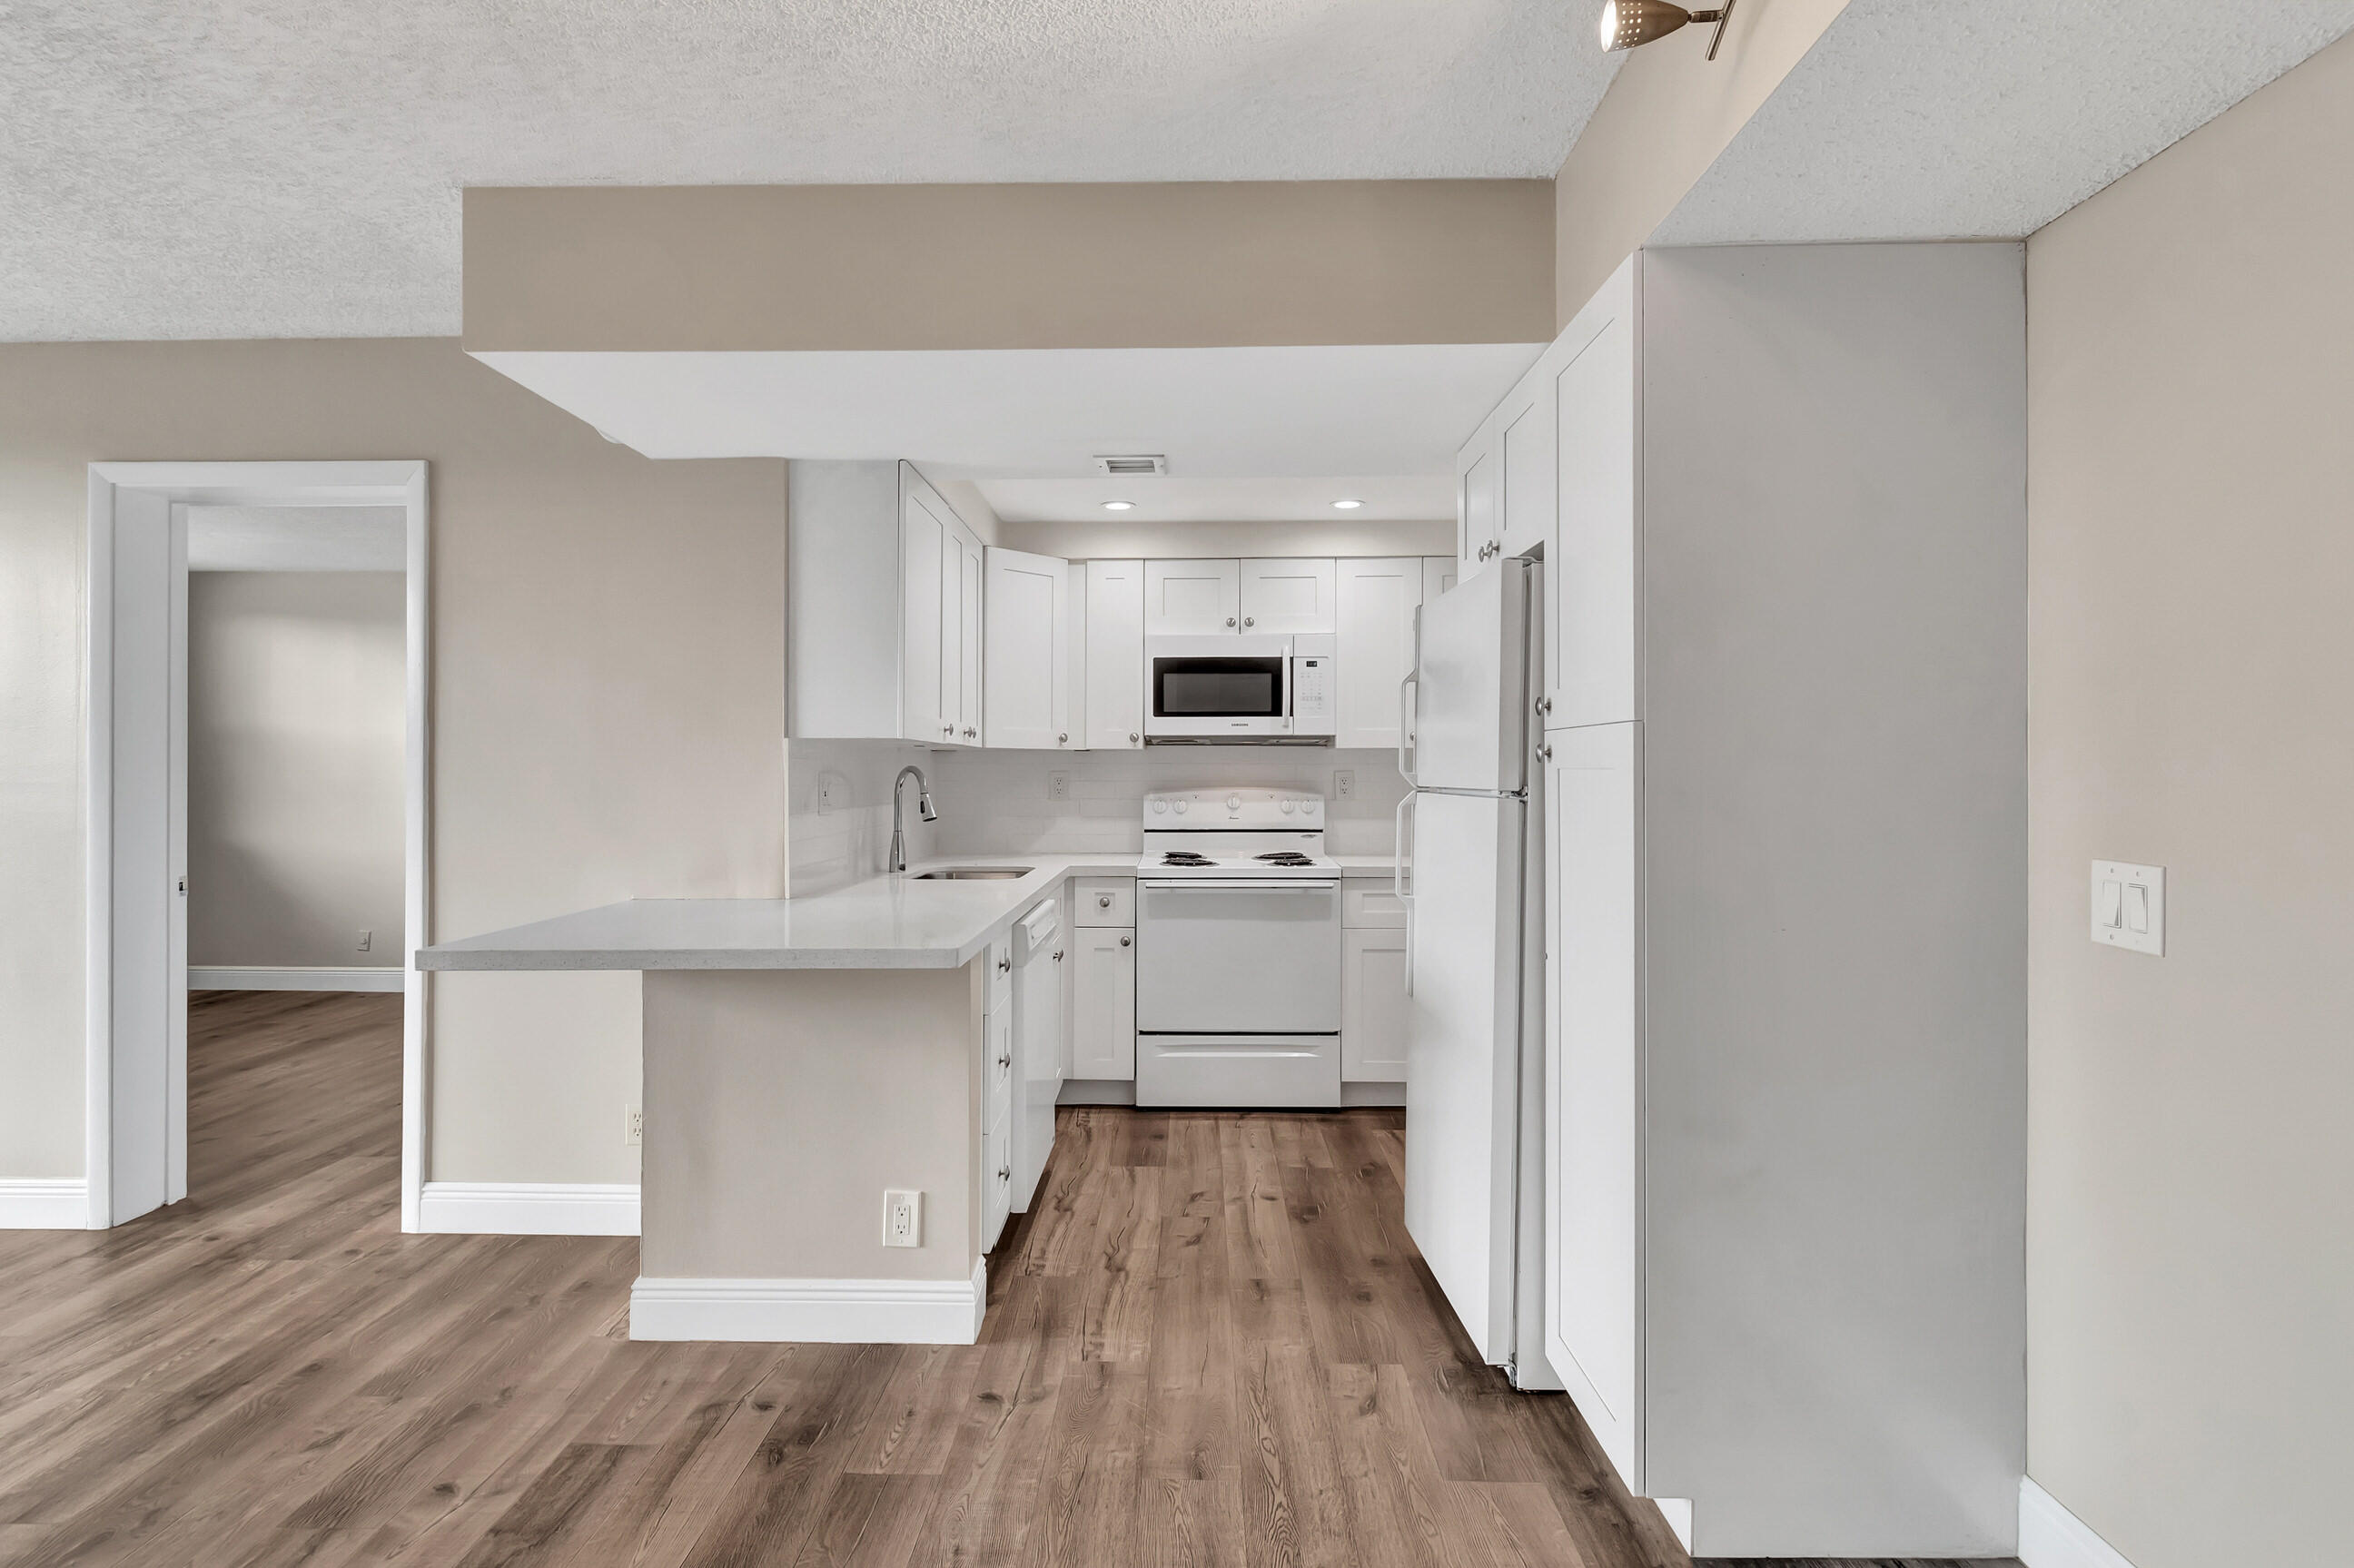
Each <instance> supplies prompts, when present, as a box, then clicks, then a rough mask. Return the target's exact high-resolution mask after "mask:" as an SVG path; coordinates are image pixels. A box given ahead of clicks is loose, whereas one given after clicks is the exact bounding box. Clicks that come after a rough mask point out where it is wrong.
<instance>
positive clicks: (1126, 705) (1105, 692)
mask: <svg viewBox="0 0 2354 1568" xmlns="http://www.w3.org/2000/svg"><path fill="white" fill-rule="evenodd" d="M1143 744H1144V563H1143V562H1142V561H1089V562H1088V563H1087V745H1088V746H1090V747H1094V748H1095V749H1096V750H1097V751H1108V750H1134V749H1136V748H1137V747H1140V746H1142V745H1143Z"/></svg>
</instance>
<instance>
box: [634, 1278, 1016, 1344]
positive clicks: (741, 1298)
mask: <svg viewBox="0 0 2354 1568" xmlns="http://www.w3.org/2000/svg"><path fill="white" fill-rule="evenodd" d="M988 1302H989V1264H988V1260H987V1259H985V1258H984V1259H982V1260H981V1261H980V1262H978V1263H975V1264H974V1265H973V1266H972V1277H971V1278H970V1279H654V1278H648V1277H640V1278H639V1280H638V1282H637V1283H636V1284H635V1285H633V1286H631V1287H630V1338H631V1339H633V1340H758V1341H764V1342H765V1341H773V1340H804V1341H811V1342H815V1343H820V1344H832V1345H970V1344H971V1343H972V1342H973V1341H974V1340H978V1339H979V1338H981V1312H982V1310H983V1309H984V1308H986V1307H987V1305H988Z"/></svg>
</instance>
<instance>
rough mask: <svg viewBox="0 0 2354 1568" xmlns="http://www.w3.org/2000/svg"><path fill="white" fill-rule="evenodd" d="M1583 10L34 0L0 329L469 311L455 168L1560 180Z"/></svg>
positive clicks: (995, 178) (940, 0)
mask: <svg viewBox="0 0 2354 1568" xmlns="http://www.w3.org/2000/svg"><path fill="white" fill-rule="evenodd" d="M1593 30H1594V19H1593V15H1592V9H1591V7H1589V6H1587V5H1568V6H1564V5H1559V4H1557V3H1556V0H1481V3H1480V4H1477V5H1400V4H1397V3H1395V0H1318V3H1316V4H1313V5H1272V6H1271V5H1265V4H1261V3H1260V0H1124V3H1123V4H1120V5H1096V4H1090V3H1087V0H1033V3H1030V4H1025V5H1014V6H1005V5H976V4H973V3H972V0H864V3H862V4H858V5H843V4H838V3H831V0H761V3H759V4H754V5H716V4H705V5H651V4H647V3H646V0H564V3H563V4H536V5H481V4H478V3H476V0H401V3H400V4H398V5H334V6H327V7H318V6H305V5H295V4H290V3H289V0H207V4H204V5H186V4H175V3H173V0H110V3H108V4H105V5H88V4H76V3H72V0H62V3H61V0H31V3H30V4H26V5H14V6H10V7H8V8H7V16H6V21H5V27H0V31H5V37H6V44H7V47H6V48H0V143H5V145H7V146H9V147H10V148H13V149H16V151H17V152H18V153H19V154H21V155H20V156H17V157H16V158H14V159H13V160H11V162H10V164H9V167H8V169H7V173H6V175H5V180H4V181H0V185H5V190H6V195H7V210H8V222H7V223H6V224H5V225H0V340H6V341H30V340H59V339H106V338H112V339H150V338H190V337H222V338H229V337H379V336H451V335H454V334H457V333H458V332H459V330H460V325H461V307H460V289H461V278H460V267H461V223H460V193H461V191H462V190H463V189H465V188H467V187H469V186H484V185H588V184H592V183H593V184H602V185H789V184H849V183H858V182H875V181H889V182H895V183H896V182H918V181H936V182H957V183H970V184H983V183H1003V182H1025V181H1055V182H1062V181H1119V182H1127V181H1135V182H1164V181H1267V180H1274V181H1313V180H1350V181H1358V180H1372V181H1378V180H1425V179H1496V178H1503V179H1515V178H1536V177H1544V176H1550V175H1552V173H1553V170H1554V169H1555V168H1556V167H1557V166H1558V165H1559V164H1560V162H1561V159H1562V157H1563V154H1564V153H1565V152H1566V151H1567V150H1568V148H1569V145H1570V143H1572V142H1573V141H1574V140H1575V138H1576V135H1577V132H1578V131H1579V130H1580V128H1581V127H1582V126H1583V125H1584V124H1585V119H1586V117H1587V115H1588V114H1590V113H1591V112H1592V111H1593V108H1594V105H1595V103H1596V101H1598V100H1599V99H1600V97H1601V95H1602V92H1603V90H1604V89H1605V88H1606V86H1607V85H1608V83H1609V81H1610V79H1611V77H1612V75H1613V73H1614V72H1615V70H1616V69H1617V59H1616V58H1614V57H1610V56H1606V55H1603V54H1602V53H1600V52H1599V51H1598V50H1597V49H1596V48H1595V46H1594V36H1593ZM935 241H936V243H938V244H940V245H942V246H946V247H949V248H953V247H955V246H956V245H957V244H958V243H959V237H958V236H957V235H955V234H953V233H945V234H941V235H938V236H936V237H935Z"/></svg>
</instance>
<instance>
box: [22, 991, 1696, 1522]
mask: <svg viewBox="0 0 2354 1568" xmlns="http://www.w3.org/2000/svg"><path fill="white" fill-rule="evenodd" d="M189 1033H190V1049H189V1056H190V1086H189V1099H190V1126H191V1134H190V1139H191V1154H190V1189H191V1193H192V1196H191V1197H190V1199H189V1200H188V1201H187V1202H183V1203H180V1204H176V1205H175V1206H173V1207H172V1208H171V1209H169V1210H167V1211H164V1212H162V1213H156V1214H153V1215H149V1216H147V1217H146V1218H144V1219H142V1220H140V1221H137V1222H135V1223H133V1224H129V1225H125V1226H122V1227H121V1228H119V1229H117V1230H114V1231H111V1232H106V1233H95V1234H93V1233H80V1232H63V1233H60V1232H48V1233H42V1232H17V1233H0V1563H9V1564H21V1565H24V1568H64V1565H66V1564H73V1565H76V1568H106V1565H111V1564H133V1563H137V1564H167V1563H168V1564H175V1565H176V1564H223V1565H230V1568H289V1565H293V1564H319V1565H331V1564H344V1563H403V1564H419V1565H431V1564H455V1565H464V1568H490V1565H493V1564H496V1565H503V1568H520V1565H524V1564H556V1563H566V1564H574V1563H577V1564H598V1565H600V1568H601V1565H623V1564H630V1565H647V1568H652V1565H662V1568H681V1565H689V1564H692V1565H697V1568H704V1565H715V1568H716V1565H719V1564H727V1565H744V1568H748V1565H752V1564H778V1565H788V1568H789V1565H793V1564H811V1565H814V1564H872V1565H875V1568H898V1565H901V1564H909V1565H914V1564H921V1565H925V1568H932V1565H942V1568H945V1565H949V1564H955V1565H966V1564H973V1565H981V1564H1005V1565H1008V1568H1046V1565H1056V1564H1070V1565H1073V1568H1081V1565H1084V1568H1119V1565H1122V1564H1131V1563H1133V1564H1186V1565H1189V1568H1213V1565H1217V1564H1228V1563H1231V1564H1235V1565H1237V1568H1243V1565H1249V1568H1276V1565H1288V1564H1300V1565H1310V1564H1315V1565H1322V1564H1330V1565H1332V1568H1344V1565H1346V1568H1355V1565H1384V1564H1398V1565H1401V1568H1404V1565H1409V1564H1413V1565H1452V1564H1478V1565H1489V1564H1507V1563H1510V1564H1563V1565H1569V1568H1665V1565H1669V1564H1674V1563H1681V1562H1682V1561H1683V1559H1682V1557H1681V1552H1679V1551H1678V1550H1677V1548H1676V1546H1675V1543H1674V1542H1673V1540H1672V1538H1671V1537H1670V1536H1669V1535H1668V1534H1667V1532H1666V1531H1665V1529H1664V1527H1663V1526H1662V1525H1661V1524H1660V1523H1659V1520H1658V1518H1657V1516H1656V1514H1654V1513H1653V1512H1652V1511H1651V1510H1650V1508H1649V1504H1641V1503H1635V1502H1633V1501H1631V1499H1628V1498H1627V1497H1626V1495H1625V1494H1624V1493H1623V1491H1621V1490H1620V1489H1618V1487H1617V1483H1616V1481H1615V1478H1612V1477H1611V1476H1610V1475H1609V1473H1608V1471H1607V1469H1606V1467H1604V1466H1603V1465H1601V1464H1600V1462H1599V1461H1598V1460H1597V1459H1596V1457H1595V1456H1594V1454H1593V1450H1592V1449H1591V1447H1590V1445H1589V1442H1588V1440H1587V1439H1586V1438H1585V1435H1584V1433H1583V1431H1582V1430H1581V1429H1580V1428H1579V1426H1578V1425H1577V1423H1576V1417H1575V1414H1574V1413H1573V1412H1572V1411H1571V1409H1570V1407H1569V1404H1568V1403H1567V1401H1565V1400H1564V1399H1560V1398H1528V1397H1523V1396H1520V1395H1516V1394H1514V1393H1511V1392H1510V1391H1509V1390H1508V1389H1507V1388H1506V1387H1505V1386H1504V1384H1503V1383H1502V1381H1501V1379H1500V1376H1499V1375H1498V1374H1496V1373H1494V1372H1491V1371H1490V1369H1488V1368H1486V1367H1484V1366H1481V1365H1479V1363H1478V1362H1477V1361H1476V1360H1475V1359H1474V1358H1473V1357H1472V1356H1471V1355H1470V1353H1469V1349H1468V1346H1467V1345H1466V1344H1465V1342H1464V1341H1463V1340H1462V1338H1461V1336H1460V1334H1459V1332H1458V1331H1457V1330H1455V1329H1454V1328H1453V1325H1452V1319H1450V1318H1448V1317H1447V1315H1446V1314H1445V1313H1444V1311H1443V1309H1442V1308H1440V1307H1439V1305H1438V1303H1437V1294H1436V1290H1435V1287H1433V1285H1432V1283H1431V1281H1430V1279H1429V1277H1428V1275H1427V1273H1426V1271H1425V1269H1424V1268H1423V1266H1422V1264H1421V1261H1420V1259H1419V1258H1418V1257H1417V1255H1416V1253H1415V1250H1414V1248H1413V1246H1412V1245H1411V1244H1410V1243H1409V1242H1408V1241H1407V1239H1406V1237H1405V1234H1404V1230H1403V1227H1402V1224H1401V1223H1400V1218H1399V1198H1398V1183H1399V1169H1400V1160H1401V1159H1402V1154H1403V1145H1402V1141H1401V1136H1400V1125H1401V1124H1400V1116H1399V1113H1397V1112H1394V1111H1371V1112H1351V1113H1345V1114H1341V1115H1335V1116H1285V1115H1211V1114H1199V1115H1193V1114H1163V1113H1139V1112H1132V1111H1102V1110H1075V1111H1066V1112H1065V1113H1064V1117H1065V1123H1064V1128H1063V1139H1062V1141H1061V1143H1060V1144H1059V1146H1058V1148H1057V1150H1056V1152H1055V1160H1054V1163H1053V1164H1052V1165H1051V1166H1050V1167H1049V1169H1048V1171H1047V1174H1046V1179H1045V1182H1044V1186H1043V1187H1042V1189H1041V1192H1040V1196H1039V1202H1038V1204H1037V1206H1036V1207H1035V1209H1034V1212H1033V1213H1032V1214H1031V1215H1029V1216H1028V1217H1027V1218H1026V1219H1023V1220H1018V1221H1017V1222H1016V1224H1015V1226H1014V1227H1013V1229H1011V1230H1010V1231H1009V1232H1008V1234H1007V1236H1006V1238H1005V1242H1004V1244H1003V1245H1002V1246H1001V1247H1000V1249H999V1250H998V1252H997V1253H996V1254H995V1255H993V1256H992V1257H991V1260H990V1308H989V1314H988V1319H987V1323H986V1328H985V1330H984V1333H983V1337H982V1340H981V1343H980V1344H978V1345H975V1346H971V1347H959V1348H934V1347H913V1346H910V1347H900V1346H837V1345H795V1346H775V1345H693V1346H689V1345H650V1344H637V1343H632V1342H631V1340H629V1339H628V1338H627V1337H626V1335H627V1316H626V1314H627V1301H628V1290H629V1284H630V1280H631V1277H633V1275H634V1274H635V1272H636V1266H637V1246H636V1244H635V1243H634V1242H631V1241H609V1240H597V1239H579V1238H553V1237H461V1236H407V1235H403V1234H400V1232H399V1229H398V1202H397V1180H398V1178H397V1172H398V1158H399V1156H398V1149H399V1137H398V1117H399V1057H400V1045H399V1000H398V998H396V997H379V996H348V995H327V994H316V993H312V994H303V993H213V994H209V995H207V996H205V997H203V998H201V999H200V1000H199V1001H197V1003H196V1006H195V1007H194V1009H193V1010H192V1018H191V1026H190V1032H189ZM516 1114H517V1115H518V1116H522V1115H527V1114H529V1113H528V1110H527V1109H526V1108H525V1107H518V1108H517V1111H516Z"/></svg>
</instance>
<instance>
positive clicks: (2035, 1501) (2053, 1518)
mask: <svg viewBox="0 0 2354 1568" xmlns="http://www.w3.org/2000/svg"><path fill="white" fill-rule="evenodd" d="M2019 1560H2020V1562H2021V1563H2026V1564H2027V1568H2134V1565H2133V1564H2132V1563H2129V1562H2127V1561H2126V1554H2125V1553H2124V1552H2119V1551H2118V1550H2117V1549H2116V1548H2115V1547H2114V1546H2112V1545H2110V1544H2109V1543H2108V1542H2105V1541H2103V1540H2102V1539H2101V1538H2100V1536H2099V1535H2098V1534H2097V1533H2096V1532H2095V1531H2094V1529H2093V1527H2092V1526H2091V1525H2089V1524H2086V1523H2085V1522H2084V1520H2081V1519H2078V1518H2077V1517H2076V1516H2075V1515H2074V1514H2073V1513H2070V1512H2069V1511H2068V1510H2067V1509H2066V1507H2065V1506H2063V1505H2062V1503H2061V1501H2060V1499H2058V1498H2055V1497H2053V1496H2052V1494H2051V1493H2050V1492H2047V1491H2045V1490H2044V1489H2042V1488H2041V1487H2039V1486H2037V1485H2036V1484H2035V1483H2034V1482H2033V1481H2031V1480H2030V1479H2029V1478H2026V1477H2025V1476H2021V1477H2020V1478H2019Z"/></svg>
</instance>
